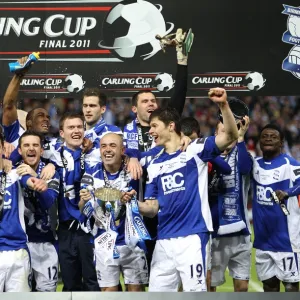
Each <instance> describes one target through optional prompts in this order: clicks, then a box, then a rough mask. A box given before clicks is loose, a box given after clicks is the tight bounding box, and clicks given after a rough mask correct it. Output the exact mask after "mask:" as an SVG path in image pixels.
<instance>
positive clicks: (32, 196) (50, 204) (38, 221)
mask: <svg viewBox="0 0 300 300" xmlns="http://www.w3.org/2000/svg"><path fill="white" fill-rule="evenodd" d="M42 140H43V137H42V136H41V134H39V133H36V132H33V131H25V132H24V133H23V134H22V135H21V137H20V139H19V149H18V150H19V153H20V155H21V156H22V159H23V162H22V164H20V165H19V166H18V167H17V174H19V175H21V176H24V175H30V176H33V177H36V178H39V177H40V175H41V172H42V170H43V168H44V167H45V163H43V162H42V161H41V160H40V159H41V155H42V153H43V147H42ZM47 184H48V189H47V191H46V192H44V193H36V192H34V191H32V190H31V189H29V188H28V187H25V188H24V202H25V224H26V233H27V236H28V242H29V243H28V248H29V252H30V258H31V266H32V271H33V276H34V279H35V282H36V290H37V291H40V292H55V291H56V286H57V280H58V255H57V252H56V249H55V247H54V242H55V238H56V234H55V230H56V214H57V209H56V207H57V206H56V199H57V197H58V193H59V184H60V180H59V175H58V173H57V172H55V175H54V176H53V178H52V179H50V180H48V181H47ZM51 209H53V215H54V219H51V214H50V211H51Z"/></svg>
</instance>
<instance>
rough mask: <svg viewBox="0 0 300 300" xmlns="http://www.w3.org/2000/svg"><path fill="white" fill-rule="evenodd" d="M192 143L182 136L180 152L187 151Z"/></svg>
mask: <svg viewBox="0 0 300 300" xmlns="http://www.w3.org/2000/svg"><path fill="white" fill-rule="evenodd" d="M191 141H192V140H191V139H190V138H189V137H188V136H186V135H182V136H181V139H180V150H181V151H185V150H186V148H187V147H188V145H189V144H190V142H191Z"/></svg>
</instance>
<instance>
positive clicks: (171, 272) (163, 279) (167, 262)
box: [149, 239, 180, 292]
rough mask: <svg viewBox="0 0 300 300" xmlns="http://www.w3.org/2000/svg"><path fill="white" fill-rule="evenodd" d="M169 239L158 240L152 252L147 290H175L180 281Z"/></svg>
mask: <svg viewBox="0 0 300 300" xmlns="http://www.w3.org/2000/svg"><path fill="white" fill-rule="evenodd" d="M174 255H175V253H174V248H173V246H172V241H171V240H170V239H165V240H158V241H157V242H156V245H155V249H154V252H153V258H152V264H151V271H150V280H149V292H177V290H178V285H179V282H180V279H179V273H178V272H177V270H176V265H175V260H174Z"/></svg>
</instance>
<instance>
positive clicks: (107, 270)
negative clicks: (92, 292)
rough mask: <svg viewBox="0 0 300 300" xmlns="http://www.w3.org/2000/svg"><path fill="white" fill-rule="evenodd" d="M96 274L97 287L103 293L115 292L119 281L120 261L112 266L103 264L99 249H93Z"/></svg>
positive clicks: (115, 260)
mask: <svg viewBox="0 0 300 300" xmlns="http://www.w3.org/2000/svg"><path fill="white" fill-rule="evenodd" d="M95 259H96V274H97V280H98V285H99V286H100V288H101V291H103V292H117V291H118V290H119V280H120V259H114V261H113V263H112V264H109V263H107V262H105V257H104V256H103V254H102V252H101V249H95Z"/></svg>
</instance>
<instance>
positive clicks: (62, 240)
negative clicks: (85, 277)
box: [58, 223, 82, 292]
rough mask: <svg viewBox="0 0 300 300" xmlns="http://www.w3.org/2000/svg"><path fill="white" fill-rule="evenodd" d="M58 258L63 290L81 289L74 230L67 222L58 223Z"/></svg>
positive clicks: (79, 264) (79, 266)
mask: <svg viewBox="0 0 300 300" xmlns="http://www.w3.org/2000/svg"><path fill="white" fill-rule="evenodd" d="M58 259H59V264H60V270H61V277H62V282H63V284H64V286H63V291H64V292H67V291H81V290H82V275H81V274H82V272H81V263H80V259H79V253H78V249H77V238H76V231H75V230H74V229H72V228H71V229H70V230H69V224H65V223H60V225H59V229H58Z"/></svg>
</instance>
